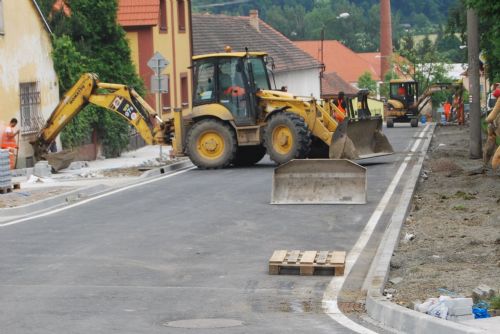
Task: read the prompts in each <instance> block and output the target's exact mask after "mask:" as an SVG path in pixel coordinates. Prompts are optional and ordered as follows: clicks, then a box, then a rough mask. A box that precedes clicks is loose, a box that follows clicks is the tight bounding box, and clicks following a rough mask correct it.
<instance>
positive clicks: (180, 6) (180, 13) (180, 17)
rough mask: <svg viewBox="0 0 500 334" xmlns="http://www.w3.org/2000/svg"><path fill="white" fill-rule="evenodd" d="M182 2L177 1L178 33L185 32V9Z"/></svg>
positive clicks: (181, 0) (180, 0) (182, 0)
mask: <svg viewBox="0 0 500 334" xmlns="http://www.w3.org/2000/svg"><path fill="white" fill-rule="evenodd" d="M185 7H186V6H185V4H184V0H177V19H178V20H179V32H186V9H185Z"/></svg>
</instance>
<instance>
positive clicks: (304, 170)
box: [271, 159, 366, 204]
mask: <svg viewBox="0 0 500 334" xmlns="http://www.w3.org/2000/svg"><path fill="white" fill-rule="evenodd" d="M365 203H366V168H365V167H362V166H360V165H358V164H356V163H354V162H352V161H350V160H346V159H298V160H291V161H289V162H287V163H285V164H283V165H281V166H279V167H277V168H276V169H275V170H274V175H273V184H272V193H271V204H365Z"/></svg>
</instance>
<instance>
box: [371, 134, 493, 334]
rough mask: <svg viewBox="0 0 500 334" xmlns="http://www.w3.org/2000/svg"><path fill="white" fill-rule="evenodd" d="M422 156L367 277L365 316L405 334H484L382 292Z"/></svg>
mask: <svg viewBox="0 0 500 334" xmlns="http://www.w3.org/2000/svg"><path fill="white" fill-rule="evenodd" d="M434 130H435V125H433V126H432V130H431V132H430V135H429V137H428V138H427V139H426V141H425V142H424V150H423V151H424V152H427V151H428V148H429V145H430V142H431V139H432V135H433V134H434ZM424 158H425V154H422V156H421V157H420V158H419V160H418V162H417V164H416V165H415V166H414V167H413V170H412V173H411V176H410V178H409V180H408V183H407V184H406V186H405V189H404V191H403V196H402V197H401V200H400V202H399V205H398V208H397V209H396V210H395V211H394V214H393V215H392V217H391V221H390V224H389V226H388V227H387V230H386V232H385V234H384V237H383V239H382V242H381V243H380V246H379V248H378V250H377V253H376V255H375V259H374V261H373V263H372V266H371V268H370V272H369V275H368V288H367V296H366V311H367V313H368V315H369V316H370V317H371V318H372V319H375V320H376V321H378V322H380V323H382V324H383V325H385V326H388V327H391V328H394V329H396V330H398V331H402V332H404V333H409V334H424V333H425V334H428V333H439V334H485V333H486V331H483V330H480V329H476V328H473V327H469V326H465V325H462V324H460V323H456V322H453V321H449V320H444V319H439V318H435V317H433V316H430V315H427V314H424V313H420V312H417V311H414V310H410V309H407V308H405V307H402V306H399V305H397V304H395V303H392V302H391V301H389V300H387V299H386V298H385V297H384V296H383V294H382V292H383V289H384V286H385V283H386V282H387V279H388V277H389V267H390V262H391V258H392V254H393V252H394V249H395V247H396V245H397V243H398V241H399V234H400V231H401V227H402V226H403V222H404V220H405V219H406V216H407V215H408V212H409V210H410V204H411V199H412V197H413V193H414V191H415V188H416V185H417V182H418V178H419V176H420V173H421V170H422V165H423V162H424Z"/></svg>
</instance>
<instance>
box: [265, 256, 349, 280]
mask: <svg viewBox="0 0 500 334" xmlns="http://www.w3.org/2000/svg"><path fill="white" fill-rule="evenodd" d="M345 257H346V252H332V251H300V250H291V251H288V250H275V251H274V253H273V255H272V256H271V258H270V259H269V274H270V275H279V274H280V272H281V271H282V269H287V270H286V271H287V272H289V273H291V274H292V273H295V272H297V269H298V273H299V274H300V275H304V276H311V275H314V273H315V272H316V273H317V272H319V271H321V272H331V273H332V274H333V275H334V276H342V275H344V269H345Z"/></svg>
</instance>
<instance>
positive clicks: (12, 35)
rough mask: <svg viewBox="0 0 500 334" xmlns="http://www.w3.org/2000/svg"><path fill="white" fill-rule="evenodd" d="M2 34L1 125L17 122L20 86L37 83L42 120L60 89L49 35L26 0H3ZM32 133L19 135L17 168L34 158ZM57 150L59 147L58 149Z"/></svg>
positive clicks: (56, 100) (55, 101) (49, 112)
mask: <svg viewBox="0 0 500 334" xmlns="http://www.w3.org/2000/svg"><path fill="white" fill-rule="evenodd" d="M2 2H3V15H4V23H5V25H4V28H5V29H4V32H5V33H4V34H0V101H1V103H0V122H3V123H8V122H9V121H10V119H11V118H13V117H15V118H17V119H18V120H19V121H20V122H22V120H21V114H20V99H19V85H20V83H28V82H38V87H39V91H40V97H41V105H40V111H41V113H42V116H43V118H44V119H47V118H48V116H49V115H50V114H51V113H52V111H53V109H54V108H55V106H56V105H57V103H58V102H59V88H58V84H57V76H56V73H55V70H54V64H53V62H52V58H51V52H52V45H51V41H50V35H49V33H48V31H47V30H46V28H45V25H44V24H43V22H42V19H41V17H40V16H39V14H38V12H37V10H36V8H35V6H34V4H33V2H32V1H29V0H23V1H19V0H3V1H2ZM34 135H35V134H23V133H22V134H21V136H20V141H19V147H20V149H19V160H18V167H24V166H25V161H26V157H30V156H32V155H33V150H32V147H31V145H30V144H29V141H30V140H32V139H33V137H34ZM59 147H60V146H59Z"/></svg>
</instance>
